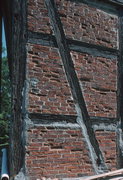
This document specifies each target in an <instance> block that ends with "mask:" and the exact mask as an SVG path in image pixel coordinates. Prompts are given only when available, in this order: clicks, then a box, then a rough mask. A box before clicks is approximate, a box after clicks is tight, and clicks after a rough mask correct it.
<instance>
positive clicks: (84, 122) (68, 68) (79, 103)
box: [45, 0, 107, 173]
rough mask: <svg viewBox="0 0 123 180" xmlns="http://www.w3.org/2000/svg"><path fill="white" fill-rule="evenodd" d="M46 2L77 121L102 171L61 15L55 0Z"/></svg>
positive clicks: (100, 156)
mask: <svg viewBox="0 0 123 180" xmlns="http://www.w3.org/2000/svg"><path fill="white" fill-rule="evenodd" d="M45 3H46V6H47V9H48V14H49V17H50V20H51V24H52V27H53V30H54V34H55V37H56V41H57V45H58V48H59V52H60V55H61V59H62V62H63V65H64V69H65V73H66V76H67V79H68V82H69V85H70V88H71V92H72V95H73V98H74V102H75V104H76V110H77V114H78V117H77V122H78V123H79V125H80V127H81V129H82V133H83V136H84V137H85V140H86V143H87V146H88V149H89V152H90V158H91V160H92V164H93V168H94V170H95V173H100V171H104V170H106V169H107V167H106V165H105V162H104V158H103V155H102V153H101V151H100V149H99V144H98V142H97V140H96V138H95V134H94V131H93V129H92V127H91V121H90V117H89V115H88V112H87V108H86V105H85V101H84V98H83V95H82V91H81V87H80V85H79V81H78V78H77V75H76V72H75V69H74V64H73V61H72V58H71V55H70V50H69V47H68V44H67V41H66V37H65V34H64V31H63V28H62V24H61V21H60V17H59V15H58V13H57V9H56V6H55V3H54V1H53V0H45Z"/></svg>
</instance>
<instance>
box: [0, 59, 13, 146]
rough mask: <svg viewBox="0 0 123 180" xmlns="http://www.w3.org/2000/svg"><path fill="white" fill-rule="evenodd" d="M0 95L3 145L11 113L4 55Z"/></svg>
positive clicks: (7, 70) (0, 129) (7, 74)
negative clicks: (0, 98)
mask: <svg viewBox="0 0 123 180" xmlns="http://www.w3.org/2000/svg"><path fill="white" fill-rule="evenodd" d="M1 97H2V100H1V112H0V146H2V145H5V144H6V143H7V142H8V124H9V119H10V113H11V112H10V111H11V88H10V79H9V69H8V61H7V58H6V57H3V58H2V79H1Z"/></svg>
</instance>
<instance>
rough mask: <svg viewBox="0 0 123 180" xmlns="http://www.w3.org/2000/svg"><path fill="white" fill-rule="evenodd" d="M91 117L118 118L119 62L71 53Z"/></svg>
mask: <svg viewBox="0 0 123 180" xmlns="http://www.w3.org/2000/svg"><path fill="white" fill-rule="evenodd" d="M71 55H72V59H73V62H74V64H75V69H76V73H77V75H78V79H79V82H80V85H81V88H82V91H83V94H84V98H85V102H86V104H87V108H88V112H89V114H90V116H100V117H116V112H117V108H116V107H117V100H116V97H117V94H116V90H117V60H116V59H107V58H104V57H94V56H93V55H89V54H86V53H78V52H73V51H72V52H71Z"/></svg>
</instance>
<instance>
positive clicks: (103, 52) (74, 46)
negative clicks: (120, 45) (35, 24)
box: [28, 31, 119, 59]
mask: <svg viewBox="0 0 123 180" xmlns="http://www.w3.org/2000/svg"><path fill="white" fill-rule="evenodd" d="M66 41H67V44H68V46H69V49H70V50H71V51H77V52H80V53H88V54H91V55H93V56H95V57H97V56H101V57H105V58H112V59H117V55H118V54H119V51H118V50H117V49H114V48H108V47H106V46H101V45H96V44H90V43H86V42H82V41H77V40H72V39H66ZM28 42H29V43H32V44H41V45H43V46H52V47H58V46H57V42H56V39H55V36H52V35H49V34H43V33H37V32H31V31H29V32H28Z"/></svg>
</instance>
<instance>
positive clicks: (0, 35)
mask: <svg viewBox="0 0 123 180" xmlns="http://www.w3.org/2000/svg"><path fill="white" fill-rule="evenodd" d="M0 11H1V10H0ZM1 86H2V13H1V12H0V113H1V107H2V89H1Z"/></svg>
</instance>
